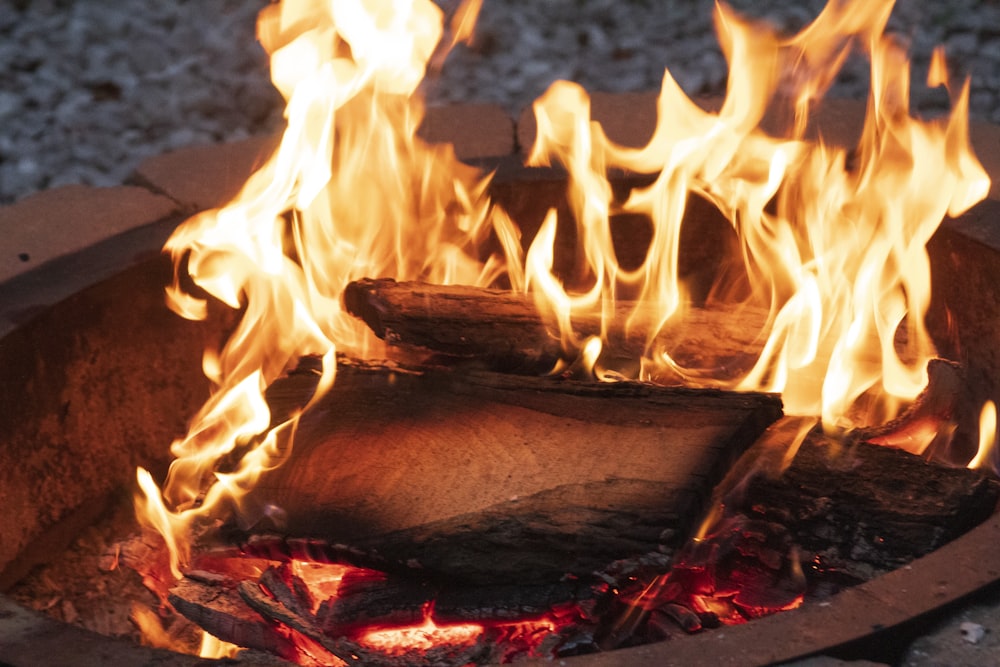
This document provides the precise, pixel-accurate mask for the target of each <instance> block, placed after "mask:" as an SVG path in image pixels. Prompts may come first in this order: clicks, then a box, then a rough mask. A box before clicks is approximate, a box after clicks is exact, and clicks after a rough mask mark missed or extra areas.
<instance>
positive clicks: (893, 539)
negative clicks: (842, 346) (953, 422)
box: [717, 418, 1000, 590]
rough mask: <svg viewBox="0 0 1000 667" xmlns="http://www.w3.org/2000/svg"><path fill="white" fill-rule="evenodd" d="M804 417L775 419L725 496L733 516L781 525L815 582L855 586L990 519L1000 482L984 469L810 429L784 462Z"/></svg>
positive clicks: (735, 470)
mask: <svg viewBox="0 0 1000 667" xmlns="http://www.w3.org/2000/svg"><path fill="white" fill-rule="evenodd" d="M807 426H808V423H807V422H806V421H804V420H797V419H794V418H785V419H784V420H782V421H780V422H778V423H776V424H775V425H773V426H772V427H771V428H770V429H769V430H768V432H767V433H766V434H765V435H764V437H762V438H761V440H760V441H759V442H758V443H757V444H756V445H755V446H754V447H753V448H751V449H750V450H749V451H748V452H747V453H746V454H745V455H744V457H743V459H742V460H741V461H740V462H738V463H737V464H736V465H734V466H733V468H732V470H731V471H730V474H729V476H728V477H727V479H726V480H725V481H724V482H723V483H722V484H721V485H720V488H721V489H723V490H724V491H723V493H721V494H719V496H717V497H718V498H719V499H721V502H722V503H723V504H724V505H725V506H726V508H727V511H728V512H729V513H730V515H732V514H743V515H745V516H746V517H749V518H750V519H752V520H763V521H765V522H773V523H776V524H780V525H781V526H783V527H784V529H785V530H787V533H788V535H789V537H790V539H791V541H792V542H793V543H795V544H796V545H798V547H799V549H800V557H799V559H800V561H801V562H802V564H803V566H804V569H805V574H806V577H807V579H810V580H811V585H812V587H814V588H815V586H817V585H819V586H821V587H824V588H826V589H827V590H829V588H831V587H833V588H836V587H837V582H838V581H840V582H843V583H845V584H855V583H859V582H861V581H867V580H868V579H871V578H872V577H873V576H876V575H877V574H880V573H883V572H887V571H890V570H893V569H896V568H898V567H900V566H902V565H905V564H906V563H909V562H910V561H911V560H914V559H915V558H918V557H920V556H923V555H925V554H928V553H930V552H932V551H934V550H935V549H937V548H939V547H940V546H942V545H944V544H946V543H948V542H950V541H951V540H953V539H955V538H957V537H959V536H960V535H962V534H964V533H965V532H967V531H969V530H971V529H972V528H974V527H975V526H977V525H979V524H980V523H982V522H983V521H984V520H986V519H987V518H988V517H989V516H990V515H991V514H992V513H993V512H994V510H995V509H996V506H997V501H998V498H1000V483H998V482H997V480H996V479H995V478H994V477H992V476H989V475H987V474H985V473H982V472H979V471H974V470H968V469H966V468H954V467H949V466H945V465H941V464H938V463H934V462H931V461H928V460H926V459H924V458H921V457H919V456H915V455H913V454H909V453H907V452H904V451H902V450H899V449H895V448H892V447H887V446H882V445H874V444H871V443H868V442H863V441H862V442H850V443H848V444H845V443H844V442H843V441H842V440H837V439H834V438H831V437H827V436H825V435H824V434H823V433H822V432H820V431H819V430H818V429H813V430H811V431H809V432H808V434H807V435H806V436H805V438H804V440H802V443H801V445H800V446H799V447H798V449H797V451H796V452H795V454H794V458H793V459H791V463H790V464H789V465H788V467H787V468H785V469H783V466H782V465H781V464H780V463H779V462H780V461H781V459H782V458H783V457H784V456H785V452H786V451H787V449H788V446H789V445H790V444H791V443H792V442H793V441H794V440H795V439H796V431H799V430H801V429H803V428H806V427H807Z"/></svg>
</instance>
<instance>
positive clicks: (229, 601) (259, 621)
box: [168, 579, 297, 659]
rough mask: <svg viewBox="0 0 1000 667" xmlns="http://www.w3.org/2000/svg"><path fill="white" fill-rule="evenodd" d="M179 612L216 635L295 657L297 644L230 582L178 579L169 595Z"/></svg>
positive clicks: (240, 643)
mask: <svg viewBox="0 0 1000 667" xmlns="http://www.w3.org/2000/svg"><path fill="white" fill-rule="evenodd" d="M168 600H169V601H170V604H171V605H172V606H173V608H174V609H176V610H177V612H178V613H179V614H181V615H182V616H184V617H185V618H187V619H188V620H189V621H191V622H193V623H195V624H196V625H198V626H199V627H201V628H202V629H204V630H205V631H207V632H209V633H211V634H212V635H214V636H216V637H218V638H220V639H223V640H224V641H227V642H230V643H232V644H236V645H237V646H242V647H244V648H251V649H256V650H259V651H265V652H267V653H270V654H272V655H276V656H278V657H281V658H285V659H294V658H295V656H296V653H297V652H296V649H295V646H294V644H293V643H292V642H291V641H290V640H289V639H287V638H286V637H283V636H282V635H281V634H279V633H278V632H277V631H276V630H275V628H274V626H273V625H272V624H271V623H270V622H269V621H266V620H264V619H263V618H261V616H260V615H259V614H257V613H255V612H254V611H253V610H252V609H250V608H249V607H248V606H247V605H246V604H245V603H244V602H243V600H242V599H241V598H240V595H239V593H238V592H237V591H236V590H235V589H234V588H231V587H229V586H225V585H222V584H219V583H206V582H205V581H197V580H194V579H182V580H180V581H178V582H177V583H176V584H175V585H174V587H173V588H172V589H170V594H169V597H168Z"/></svg>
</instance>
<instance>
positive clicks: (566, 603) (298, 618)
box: [170, 554, 607, 665]
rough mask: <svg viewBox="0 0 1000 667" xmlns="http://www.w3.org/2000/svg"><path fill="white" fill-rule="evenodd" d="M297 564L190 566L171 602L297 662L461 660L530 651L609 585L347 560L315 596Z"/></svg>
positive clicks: (241, 640) (216, 628)
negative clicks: (496, 578) (440, 581)
mask: <svg viewBox="0 0 1000 667" xmlns="http://www.w3.org/2000/svg"><path fill="white" fill-rule="evenodd" d="M214 558H215V560H214V565H215V567H216V568H217V569H221V570H223V571H226V570H227V568H229V567H230V566H232V568H233V569H234V570H243V569H244V568H243V567H242V565H241V564H240V562H239V561H240V559H241V556H240V555H234V556H232V557H231V558H230V559H229V560H228V561H225V560H219V558H218V554H216V556H215V557H214ZM301 567H305V568H306V569H308V568H309V567H310V566H309V565H308V564H306V565H304V564H303V562H302V561H297V562H296V564H295V566H293V565H291V564H290V563H289V562H284V563H281V564H275V565H273V566H271V567H269V568H268V569H267V570H265V571H264V573H263V574H262V575H261V576H260V577H259V578H258V579H256V580H253V579H247V580H244V581H242V582H240V583H238V584H236V583H234V582H233V581H232V580H231V579H230V578H229V577H228V576H227V575H226V574H223V573H207V572H189V574H188V575H187V578H186V579H185V580H183V581H182V582H180V583H178V584H177V585H176V586H175V587H174V588H173V589H172V590H171V592H170V601H171V603H172V604H173V605H174V607H175V608H176V609H177V610H178V611H180V612H181V613H182V614H184V615H185V616H187V617H188V618H189V619H190V620H193V621H194V622H196V623H198V624H199V625H200V626H202V627H203V628H204V629H205V630H207V631H209V632H210V633H212V634H213V635H216V636H218V637H220V638H222V639H224V640H226V641H231V642H233V643H238V644H242V645H246V646H252V647H255V648H264V649H265V650H270V651H271V652H272V653H275V654H277V655H280V656H282V657H286V658H290V659H295V660H297V661H298V662H299V664H334V663H335V664H340V663H339V662H337V661H336V660H331V659H330V658H331V657H333V658H339V659H340V660H341V661H343V662H344V663H347V664H365V665H376V664H377V665H387V664H400V665H412V664H427V663H428V662H431V663H432V664H442V665H447V664H454V665H460V664H461V665H465V664H483V663H487V662H488V663H491V664H492V663H493V662H495V661H496V660H497V659H498V658H500V657H501V656H503V655H510V654H512V653H511V652H513V654H518V653H522V654H524V653H529V652H530V651H532V650H533V648H534V647H537V646H538V645H539V644H540V643H541V642H542V640H543V639H545V638H546V637H548V636H549V635H551V634H553V633H554V632H555V630H556V625H555V623H556V621H557V619H560V618H561V619H570V620H573V621H581V620H585V616H586V614H585V612H584V611H583V607H584V606H587V605H589V604H591V603H592V601H593V600H594V598H595V597H596V596H598V595H606V594H607V587H606V586H596V587H591V586H586V585H583V584H579V583H576V582H560V583H557V584H552V585H549V586H544V587H530V586H529V587H523V586H518V585H506V586H493V587H487V588H483V589H476V588H461V589H455V588H451V587H448V586H443V587H441V586H438V585H435V584H432V583H431V582H429V581H428V580H427V579H426V578H425V577H424V575H423V573H422V572H420V571H418V570H411V571H410V572H409V576H407V577H403V576H399V575H396V576H388V575H385V573H379V572H375V571H371V570H367V571H366V570H360V569H357V568H352V567H350V566H346V567H344V568H341V571H340V573H339V574H338V576H339V577H340V579H339V584H338V585H337V586H336V587H335V588H334V589H333V591H332V594H331V596H330V597H329V598H328V599H326V600H323V601H322V603H320V604H313V600H312V599H311V596H312V594H313V593H314V592H316V590H315V589H311V588H310V584H308V583H306V580H305V579H304V578H301V577H299V576H298V575H297V574H295V572H294V571H293V570H294V569H295V568H301ZM327 574H330V573H329V572H328V573H327ZM307 591H309V592H308V593H306V592H307ZM303 594H305V595H306V597H303ZM307 598H308V599H307ZM560 622H563V621H560ZM393 633H395V635H396V636H394V634H393ZM435 635H437V636H435ZM275 637H277V638H278V640H277V641H273V640H274V638H275Z"/></svg>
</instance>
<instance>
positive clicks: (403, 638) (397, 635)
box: [360, 607, 483, 655]
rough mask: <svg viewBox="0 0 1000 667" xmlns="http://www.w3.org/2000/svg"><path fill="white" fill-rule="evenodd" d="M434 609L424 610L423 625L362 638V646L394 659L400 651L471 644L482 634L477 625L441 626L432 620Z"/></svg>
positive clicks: (366, 634)
mask: <svg viewBox="0 0 1000 667" xmlns="http://www.w3.org/2000/svg"><path fill="white" fill-rule="evenodd" d="M431 609H432V608H431V607H428V608H426V609H425V610H424V622H423V623H422V624H420V625H414V626H408V627H403V628H391V629H386V630H371V631H369V632H367V633H365V635H364V636H363V637H361V640H360V641H361V644H363V645H365V646H369V647H371V648H374V649H378V650H379V651H382V652H383V653H386V654H388V655H392V654H394V653H397V652H400V651H413V650H417V651H419V650H424V651H426V650H429V649H432V648H434V647H435V646H440V645H442V644H469V643H472V642H474V641H476V640H477V639H478V638H479V636H480V635H482V634H483V626H481V625H479V624H477V623H464V624H461V625H438V624H437V623H435V622H434V619H433V618H432V615H431Z"/></svg>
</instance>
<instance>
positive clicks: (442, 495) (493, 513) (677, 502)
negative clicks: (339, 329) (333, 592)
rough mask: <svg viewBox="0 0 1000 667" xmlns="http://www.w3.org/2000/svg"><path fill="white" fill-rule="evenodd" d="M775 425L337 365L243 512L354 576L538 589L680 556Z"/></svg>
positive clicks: (302, 380)
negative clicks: (720, 488) (327, 547)
mask: <svg viewBox="0 0 1000 667" xmlns="http://www.w3.org/2000/svg"><path fill="white" fill-rule="evenodd" d="M314 383H315V376H314V375H311V374H309V373H295V374H291V375H289V376H288V377H286V378H284V379H283V380H281V381H279V382H277V383H275V384H274V385H273V386H272V391H270V392H269V393H268V401H269V403H271V405H272V409H273V410H274V411H275V412H280V411H282V410H287V409H288V407H289V405H290V404H294V403H295V402H296V401H301V400H302V398H303V397H305V398H308V396H310V395H311V393H312V387H313V385H314ZM779 415H780V399H779V398H777V397H776V396H773V395H766V394H737V393H732V392H723V391H717V390H694V389H682V388H665V387H657V386H653V385H649V384H643V383H637V382H621V383H593V382H572V381H565V380H561V379H559V378H533V377H527V376H507V375H503V374H496V373H486V372H481V373H460V372H452V371H447V370H441V371H434V370H428V369H425V370H424V371H423V372H413V371H406V370H405V369H401V368H399V367H397V366H386V367H381V368H373V367H371V366H353V365H351V364H349V363H347V362H346V361H345V362H344V363H341V364H340V366H339V370H338V376H337V381H336V383H335V384H334V386H333V388H332V390H331V391H330V393H329V394H328V395H327V396H326V397H325V398H324V399H323V400H322V401H320V402H318V403H317V404H316V405H315V406H314V408H313V409H311V410H310V411H309V412H308V413H306V414H305V415H304V416H303V418H302V421H301V423H300V424H299V428H298V431H297V434H296V440H295V444H294V448H293V450H292V452H291V455H290V460H289V461H287V462H286V464H285V465H283V466H282V467H280V468H278V469H276V470H273V471H270V472H268V473H266V474H265V475H264V476H263V477H262V479H261V481H260V483H259V484H258V485H257V487H256V489H255V490H254V491H253V492H252V494H251V497H250V498H249V499H248V501H249V503H250V504H253V503H257V504H259V505H264V504H270V505H275V506H278V507H280V508H282V510H283V511H284V515H285V521H284V524H283V525H282V526H280V528H281V532H283V533H284V534H286V535H293V536H295V535H305V536H309V537H313V538H318V539H321V540H326V541H328V542H331V543H333V544H336V543H342V544H351V545H353V546H355V547H359V548H360V549H361V550H362V552H367V553H368V554H370V556H369V557H363V556H359V555H358V554H357V553H354V554H351V553H349V551H350V550H345V557H347V558H351V559H355V561H356V562H357V564H361V565H364V564H366V562H367V563H371V562H375V561H379V562H381V563H383V565H381V566H380V567H378V569H383V570H386V571H398V570H399V569H400V568H401V567H406V566H407V564H408V563H410V562H412V561H415V562H417V563H419V565H421V566H422V567H423V568H425V570H426V571H427V572H428V575H429V576H431V577H440V578H441V579H443V580H463V581H466V582H469V583H474V584H477V585H485V584H490V583H505V582H508V581H511V580H518V581H523V582H525V583H528V584H530V583H539V582H546V581H552V580H558V578H559V577H561V576H563V575H564V574H567V573H572V574H589V573H590V572H592V571H594V570H595V569H599V568H601V567H603V566H604V565H605V564H606V563H607V562H609V561H612V560H615V559H618V558H623V557H626V556H629V555H634V554H637V553H643V552H646V551H649V550H655V549H657V548H658V547H659V546H660V545H661V544H664V543H666V545H667V546H679V544H680V541H681V540H682V539H683V537H684V535H685V533H686V532H687V530H688V529H689V528H690V527H691V523H692V522H693V521H695V520H696V518H697V516H698V515H699V514H700V513H701V512H702V510H703V509H704V508H703V507H702V503H703V502H704V501H705V499H707V498H708V496H709V494H710V493H711V489H712V487H713V486H714V485H715V483H716V482H717V481H718V480H719V479H721V477H722V476H723V475H724V474H725V472H726V470H727V469H728V467H729V465H730V463H731V462H732V461H733V460H735V458H736V457H738V456H739V454H740V453H741V452H742V451H743V450H745V449H746V448H747V447H749V446H750V444H751V443H752V442H753V441H754V440H755V439H756V438H757V436H758V435H759V434H760V433H761V432H762V431H763V430H764V428H766V426H767V425H768V424H769V423H771V422H772V421H773V420H774V419H776V418H778V417H779ZM275 528H277V527H275ZM255 529H256V530H266V528H265V527H264V526H263V525H261V524H258V525H257V526H256V527H255ZM484 555H487V556H488V558H483V556H484ZM358 559H360V560H358Z"/></svg>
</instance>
